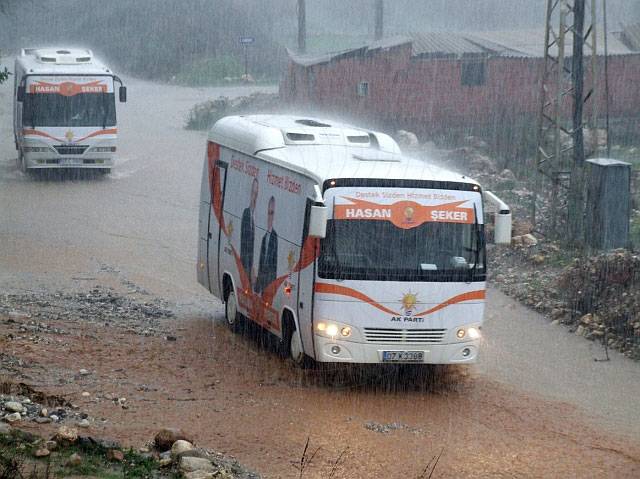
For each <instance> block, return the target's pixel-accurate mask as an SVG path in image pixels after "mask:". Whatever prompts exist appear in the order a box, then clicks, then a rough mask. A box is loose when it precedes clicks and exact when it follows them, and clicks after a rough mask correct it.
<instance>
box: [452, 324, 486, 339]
mask: <svg viewBox="0 0 640 479" xmlns="http://www.w3.org/2000/svg"><path fill="white" fill-rule="evenodd" d="M480 336H482V334H480V328H476V327H473V326H471V327H468V328H458V330H457V331H456V337H457V338H458V339H465V338H468V339H469V340H474V339H480Z"/></svg>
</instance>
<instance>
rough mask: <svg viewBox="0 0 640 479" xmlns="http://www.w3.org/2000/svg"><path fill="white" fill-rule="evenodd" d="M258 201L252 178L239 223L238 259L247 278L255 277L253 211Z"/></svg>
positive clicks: (255, 186) (255, 183) (256, 184)
mask: <svg viewBox="0 0 640 479" xmlns="http://www.w3.org/2000/svg"><path fill="white" fill-rule="evenodd" d="M257 201H258V180H257V179H256V178H254V179H253V183H252V184H251V197H250V198H249V206H248V207H246V208H245V209H244V211H243V212H242V224H241V225H240V260H241V261H242V267H243V268H244V270H245V272H246V273H247V276H248V277H249V280H250V281H251V282H253V281H254V279H255V272H254V270H253V254H254V253H253V245H254V238H255V226H256V222H255V211H256V202H257Z"/></svg>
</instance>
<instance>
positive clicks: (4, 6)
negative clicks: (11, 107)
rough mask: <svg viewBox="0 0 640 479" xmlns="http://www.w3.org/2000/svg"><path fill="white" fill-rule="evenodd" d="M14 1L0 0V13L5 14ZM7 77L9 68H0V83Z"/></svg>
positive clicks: (15, 1) (15, 0)
mask: <svg viewBox="0 0 640 479" xmlns="http://www.w3.org/2000/svg"><path fill="white" fill-rule="evenodd" d="M16 3H17V0H0V14H2V15H7V14H8V13H9V11H10V9H11V7H13V6H14V5H15V4H16ZM0 56H1V55H0ZM8 79H9V70H7V67H4V69H2V70H0V84H2V83H4V82H6V81H7V80H8Z"/></svg>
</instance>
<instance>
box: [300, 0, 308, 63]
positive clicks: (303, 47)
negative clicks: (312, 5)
mask: <svg viewBox="0 0 640 479" xmlns="http://www.w3.org/2000/svg"><path fill="white" fill-rule="evenodd" d="M306 52H307V6H306V4H305V0H298V53H306Z"/></svg>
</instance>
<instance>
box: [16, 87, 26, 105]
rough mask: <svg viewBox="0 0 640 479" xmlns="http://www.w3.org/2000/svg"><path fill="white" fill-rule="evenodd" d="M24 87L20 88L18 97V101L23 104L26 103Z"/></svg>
mask: <svg viewBox="0 0 640 479" xmlns="http://www.w3.org/2000/svg"><path fill="white" fill-rule="evenodd" d="M24 92H25V90H24V87H23V86H19V87H18V96H17V100H18V101H19V102H23V101H24Z"/></svg>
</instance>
